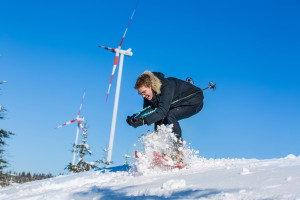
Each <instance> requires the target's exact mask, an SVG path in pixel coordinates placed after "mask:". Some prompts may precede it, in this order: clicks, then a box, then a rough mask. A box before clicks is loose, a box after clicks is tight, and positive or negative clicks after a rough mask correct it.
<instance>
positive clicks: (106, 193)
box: [72, 186, 235, 200]
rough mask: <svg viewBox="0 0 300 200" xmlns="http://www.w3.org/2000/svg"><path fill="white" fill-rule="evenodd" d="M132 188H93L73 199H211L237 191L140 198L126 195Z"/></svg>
mask: <svg viewBox="0 0 300 200" xmlns="http://www.w3.org/2000/svg"><path fill="white" fill-rule="evenodd" d="M132 187H133V186H130V187H125V188H122V189H117V190H112V189H110V188H103V187H97V186H94V187H92V188H91V189H90V190H89V191H85V192H77V193H74V194H73V195H72V199H74V200H79V199H80V200H85V199H97V200H98V199H99V200H100V199H101V200H106V199H109V200H113V199H125V200H127V199H137V200H139V199H141V200H142V199H143V200H144V199H149V200H151V199H174V200H175V199H195V198H206V197H211V196H214V195H217V194H220V193H224V192H234V191H235V190H230V191H224V190H216V189H203V190H200V189H195V190H193V189H187V190H180V191H174V192H172V193H170V194H169V195H168V196H158V195H139V196H128V195H126V192H124V191H125V190H127V189H128V188H132Z"/></svg>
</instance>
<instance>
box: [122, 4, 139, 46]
mask: <svg viewBox="0 0 300 200" xmlns="http://www.w3.org/2000/svg"><path fill="white" fill-rule="evenodd" d="M137 6H138V2H137V4H136V6H135V9H134V11H133V13H132V15H131V18H130V20H129V23H128V25H127V28H126V30H125V33H124V35H123V37H122V40H121V42H120V44H119V47H118V48H119V49H121V46H122V44H123V41H124V38H125V35H126V33H127V30H128V28H129V25H130V22H131V20H132V18H133V16H134V13H135V10H136V8H137Z"/></svg>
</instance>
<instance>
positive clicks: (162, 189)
mask: <svg viewBox="0 0 300 200" xmlns="http://www.w3.org/2000/svg"><path fill="white" fill-rule="evenodd" d="M162 132H163V133H168V132H169V129H168V128H166V127H163V128H162V129H161V130H160V133H162ZM153 134H156V135H153ZM161 135H163V134H161ZM156 137H160V139H158V140H155V141H156V142H154V143H153V141H152V142H151V141H150V140H148V139H149V138H152V139H155V138H156ZM161 137H164V136H160V135H159V134H157V133H148V134H146V135H145V136H142V137H141V138H140V139H141V140H142V141H143V145H142V146H143V148H144V150H141V151H140V152H139V155H140V156H141V158H142V159H137V160H136V161H135V162H134V163H132V164H131V165H130V166H125V165H124V166H118V167H112V168H109V169H105V170H100V171H90V172H83V173H78V174H70V175H64V176H58V177H55V178H51V179H46V180H40V181H35V182H29V183H25V184H19V185H13V186H9V187H5V188H1V189H0V199H5V200H14V199H15V200H16V199H18V200H29V199H30V200H38V199H43V200H53V199H59V200H65V199H66V200H70V199H73V200H79V199H95V200H96V199H224V200H225V199H226V200H227V199H228V200H235V199H243V200H244V199H245V200H253V199H280V200H282V199H286V200H287V199H288V200H290V199H298V200H300V190H299V188H300V156H295V155H292V154H290V155H288V156H286V157H284V158H278V159H275V158H274V159H265V160H258V159H229V158H228V159H225V158H223V159H206V158H203V157H200V156H196V153H195V151H194V150H192V149H191V148H189V147H187V146H185V148H184V149H185V156H186V155H187V156H188V157H187V160H188V162H187V163H185V164H186V167H185V168H184V169H172V170H162V169H160V168H158V167H154V168H151V166H150V164H149V160H147V159H146V157H147V156H150V154H148V152H147V151H148V150H149V149H151V148H153V147H154V146H155V145H156V146H160V145H162V144H164V145H166V144H167V145H168V142H167V141H165V142H166V143H164V142H163V143H159V142H157V141H162V138H161ZM153 145H154V146H153ZM148 148H149V149H148Z"/></svg>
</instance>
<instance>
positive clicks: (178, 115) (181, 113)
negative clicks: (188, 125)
mask: <svg viewBox="0 0 300 200" xmlns="http://www.w3.org/2000/svg"><path fill="white" fill-rule="evenodd" d="M202 108H203V102H201V103H199V104H196V105H192V106H187V105H185V106H179V107H176V108H171V109H170V110H169V112H168V114H167V116H166V117H165V118H164V119H163V120H160V121H158V122H155V130H157V126H159V125H162V124H164V125H167V124H173V132H174V134H175V136H176V137H177V138H178V140H179V141H182V131H181V128H180V125H179V122H178V121H179V120H181V119H186V118H189V117H191V116H193V115H195V114H197V113H198V112H200V111H201V109H202Z"/></svg>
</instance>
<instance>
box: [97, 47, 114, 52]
mask: <svg viewBox="0 0 300 200" xmlns="http://www.w3.org/2000/svg"><path fill="white" fill-rule="evenodd" d="M98 47H100V48H103V49H106V50H108V51H111V52H113V53H116V50H115V49H114V48H110V47H104V46H98Z"/></svg>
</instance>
